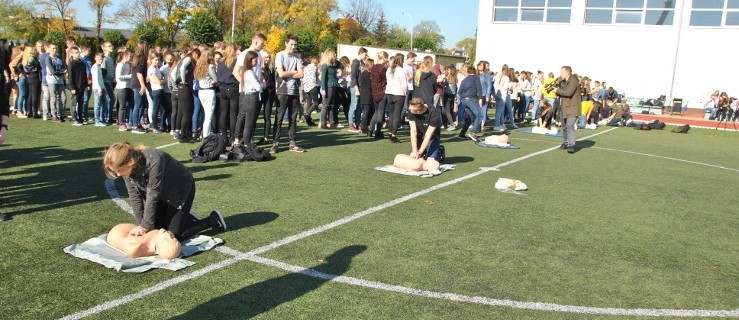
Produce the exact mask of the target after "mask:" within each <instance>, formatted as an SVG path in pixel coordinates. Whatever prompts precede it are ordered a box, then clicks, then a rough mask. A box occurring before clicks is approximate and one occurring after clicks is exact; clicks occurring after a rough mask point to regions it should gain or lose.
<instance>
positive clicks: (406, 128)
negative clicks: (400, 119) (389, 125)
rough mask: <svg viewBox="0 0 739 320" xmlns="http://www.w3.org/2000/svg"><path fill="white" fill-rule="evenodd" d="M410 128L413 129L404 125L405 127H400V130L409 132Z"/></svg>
mask: <svg viewBox="0 0 739 320" xmlns="http://www.w3.org/2000/svg"><path fill="white" fill-rule="evenodd" d="M410 128H411V127H409V126H408V125H407V124H404V125H402V126H400V130H408V129H410Z"/></svg>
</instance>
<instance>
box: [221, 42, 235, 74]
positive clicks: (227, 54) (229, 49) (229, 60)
mask: <svg viewBox="0 0 739 320" xmlns="http://www.w3.org/2000/svg"><path fill="white" fill-rule="evenodd" d="M235 61H236V46H235V45H233V44H229V45H227V46H226V49H224V50H223V64H225V65H226V68H231V66H233V65H234V62H235Z"/></svg>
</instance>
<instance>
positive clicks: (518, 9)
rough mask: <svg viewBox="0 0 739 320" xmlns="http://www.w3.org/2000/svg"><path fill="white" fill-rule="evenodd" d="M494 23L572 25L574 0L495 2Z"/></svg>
mask: <svg viewBox="0 0 739 320" xmlns="http://www.w3.org/2000/svg"><path fill="white" fill-rule="evenodd" d="M493 10H495V11H494V12H495V14H494V15H493V22H546V23H570V17H571V13H572V0H495V5H494V9H493Z"/></svg>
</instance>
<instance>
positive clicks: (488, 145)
mask: <svg viewBox="0 0 739 320" xmlns="http://www.w3.org/2000/svg"><path fill="white" fill-rule="evenodd" d="M477 145H478V146H480V147H485V148H493V149H520V148H519V147H516V146H514V145H512V144H509V145H507V146H499V145H497V144H487V143H485V142H478V143H477Z"/></svg>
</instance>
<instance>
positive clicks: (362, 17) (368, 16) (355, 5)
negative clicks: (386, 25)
mask: <svg viewBox="0 0 739 320" xmlns="http://www.w3.org/2000/svg"><path fill="white" fill-rule="evenodd" d="M381 11H382V4H381V3H380V2H379V1H378V0H350V1H349V4H348V5H347V8H346V9H344V10H341V12H342V13H343V14H345V15H351V16H352V17H353V18H354V19H355V20H357V21H358V22H359V25H361V26H362V27H364V28H365V29H367V30H370V29H372V26H374V24H375V22H377V19H378V18H379V16H380V12H381Z"/></svg>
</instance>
